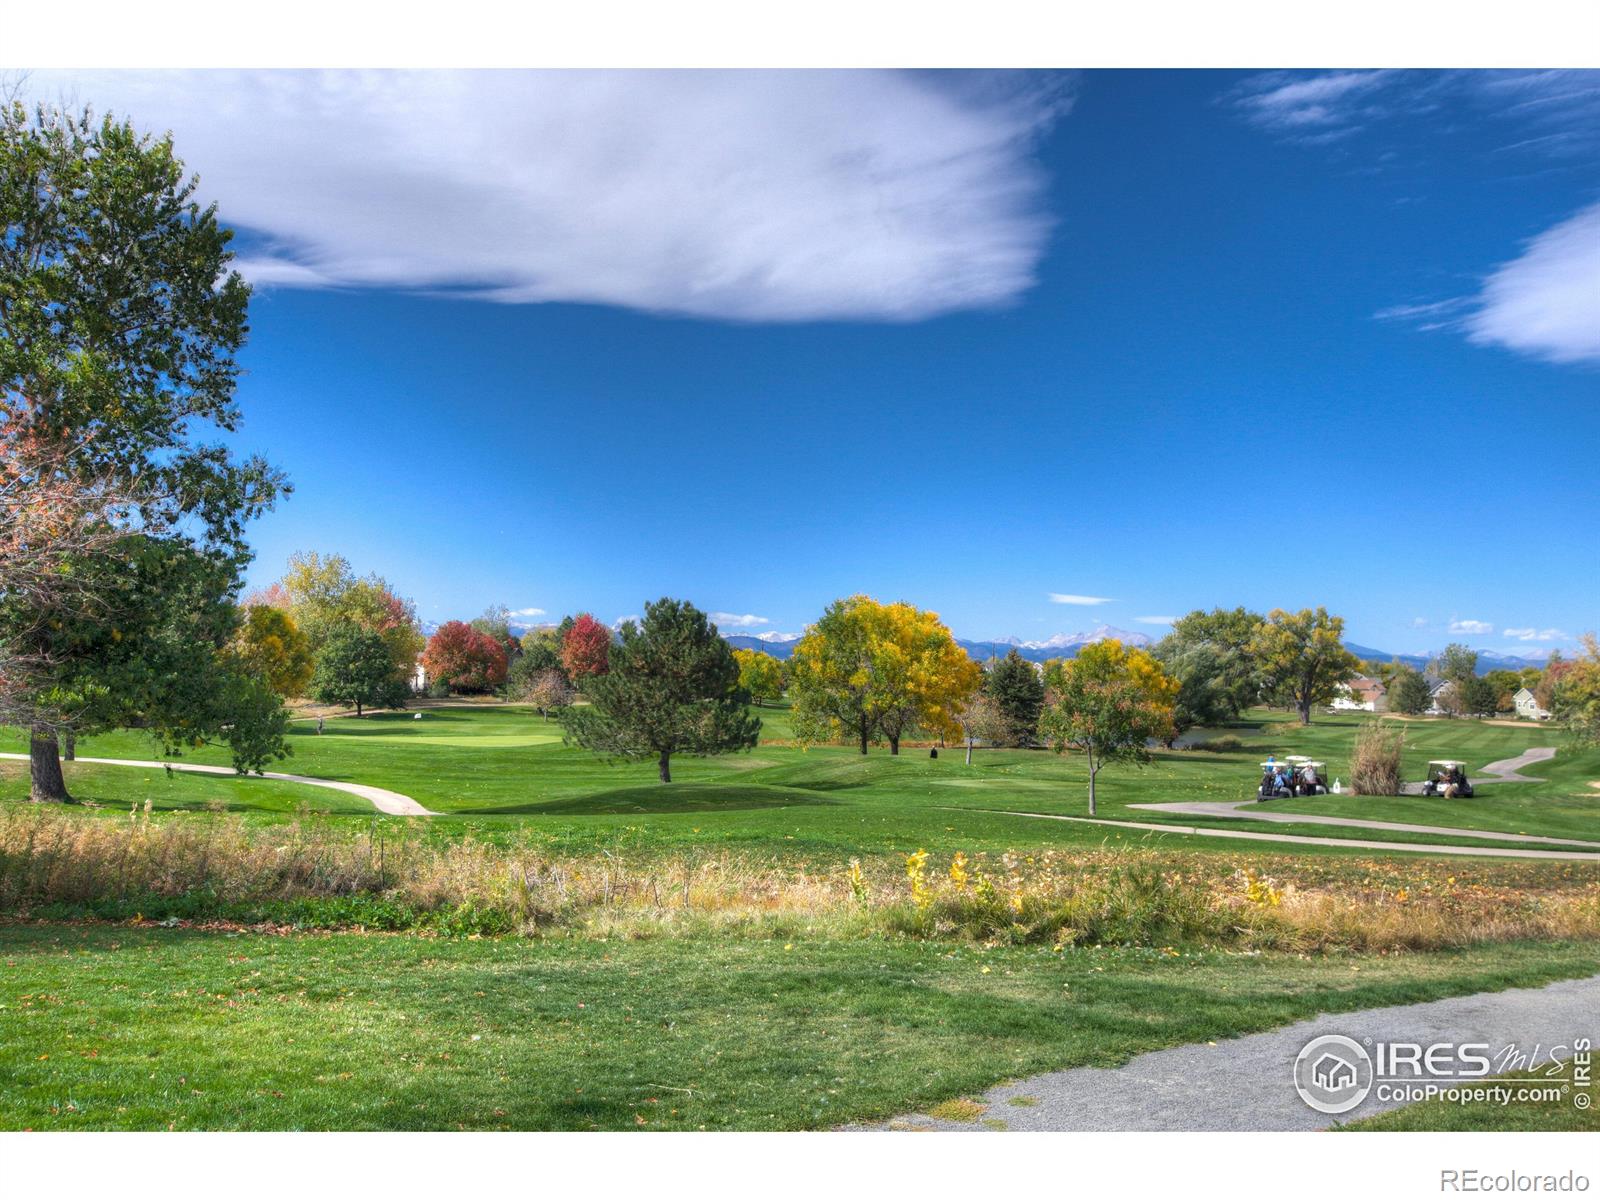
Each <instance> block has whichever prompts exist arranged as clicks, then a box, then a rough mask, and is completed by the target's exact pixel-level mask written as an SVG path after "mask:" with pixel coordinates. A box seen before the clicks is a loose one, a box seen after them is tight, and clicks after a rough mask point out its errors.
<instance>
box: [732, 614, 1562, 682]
mask: <svg viewBox="0 0 1600 1200" xmlns="http://www.w3.org/2000/svg"><path fill="white" fill-rule="evenodd" d="M801 636H802V635H800V634H798V633H759V634H749V633H724V634H723V635H722V638H723V640H724V641H725V642H727V643H728V645H730V646H733V647H734V648H735V649H739V650H761V651H764V652H766V653H767V654H770V655H772V657H774V658H788V657H789V656H790V655H791V654H793V653H794V648H795V644H796V643H797V642H799V641H800V638H801ZM1107 638H1116V639H1117V640H1119V641H1120V642H1122V643H1123V644H1124V645H1128V646H1148V645H1150V642H1151V639H1150V638H1149V636H1147V635H1146V634H1143V633H1133V632H1131V631H1130V630H1127V629H1118V628H1117V627H1116V626H1114V625H1101V626H1099V627H1098V628H1096V629H1093V630H1091V631H1090V632H1088V633H1058V634H1056V635H1055V636H1054V637H1049V638H1046V639H1044V640H1043V641H1038V642H1025V641H1023V640H1022V639H1020V638H1015V637H998V638H989V639H987V640H984V641H973V640H970V639H968V638H957V639H956V645H958V646H960V647H961V648H962V649H963V650H965V651H966V652H967V653H968V654H970V655H971V656H972V657H973V658H975V659H977V660H978V661H979V662H986V661H987V660H989V659H991V658H1004V657H1005V656H1006V655H1007V654H1008V653H1010V652H1011V651H1012V650H1015V651H1016V652H1017V653H1018V654H1020V655H1022V657H1023V658H1025V659H1027V660H1028V661H1029V662H1036V663H1042V662H1045V661H1047V660H1049V659H1052V658H1076V657H1077V656H1078V651H1080V650H1082V649H1083V648H1084V647H1085V646H1087V645H1089V644H1090V643H1091V642H1103V641H1105V640H1106V639H1107ZM1345 649H1346V650H1348V651H1350V653H1351V654H1354V655H1355V656H1356V657H1357V658H1360V659H1371V660H1374V661H1377V662H1383V663H1386V662H1390V661H1392V660H1394V659H1399V660H1400V661H1401V662H1403V663H1405V664H1406V665H1407V666H1409V667H1415V668H1416V669H1417V670H1419V671H1420V670H1423V669H1424V668H1425V667H1426V666H1427V665H1428V659H1429V657H1430V656H1429V655H1426V654H1391V653H1390V652H1389V651H1387V650H1375V649H1373V648H1372V647H1371V646H1361V645H1357V644H1356V643H1355V642H1346V643H1345ZM1543 666H1544V658H1543V657H1539V658H1531V657H1529V658H1523V657H1520V656H1518V655H1515V654H1497V653H1495V652H1494V651H1493V650H1479V651H1478V674H1480V675H1485V674H1487V673H1488V672H1490V671H1501V670H1504V671H1520V670H1522V669H1523V668H1525V667H1540V668H1542V667H1543Z"/></svg>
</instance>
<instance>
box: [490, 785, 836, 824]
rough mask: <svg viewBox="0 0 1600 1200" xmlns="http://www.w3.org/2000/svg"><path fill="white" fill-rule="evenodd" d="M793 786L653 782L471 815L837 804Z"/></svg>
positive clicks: (633, 813)
mask: <svg viewBox="0 0 1600 1200" xmlns="http://www.w3.org/2000/svg"><path fill="white" fill-rule="evenodd" d="M834 803H835V801H832V800H825V799H823V798H822V797H820V796H814V795H812V794H810V793H808V792H803V791H799V790H797V789H794V788H774V787H717V786H697V785H695V784H676V783H669V784H651V785H646V786H644V787H631V788H614V789H612V790H610V791H605V792H595V793H594V794H592V795H588V796H572V797H568V798H567V799H564V800H545V801H535V802H532V803H528V804H505V805H499V806H496V807H494V808H474V809H473V810H472V811H471V813H470V814H463V815H471V816H484V815H489V814H495V813H500V814H510V813H526V814H529V815H533V816H569V817H570V816H614V815H627V816H638V815H641V814H650V813H679V812H736V811H741V810H746V809H761V808H795V807H798V806H800V805H814V804H830V805H831V804H834Z"/></svg>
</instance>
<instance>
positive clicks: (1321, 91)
mask: <svg viewBox="0 0 1600 1200" xmlns="http://www.w3.org/2000/svg"><path fill="white" fill-rule="evenodd" d="M1391 74H1392V72H1389V71H1333V72H1329V73H1327V74H1323V75H1312V76H1293V75H1289V74H1286V73H1284V72H1281V71H1274V72H1269V73H1268V74H1265V75H1257V76H1253V77H1252V78H1250V79H1248V80H1246V81H1245V83H1244V84H1243V86H1242V87H1241V88H1240V89H1239V90H1238V91H1236V92H1235V93H1234V94H1233V100H1234V103H1235V104H1236V105H1238V107H1239V108H1240V109H1241V110H1242V111H1243V112H1244V113H1245V115H1246V116H1247V117H1248V118H1249V119H1250V120H1251V121H1252V122H1254V123H1255V124H1257V125H1261V126H1264V127H1266V128H1269V129H1274V130H1278V131H1280V132H1291V133H1294V132H1301V131H1305V130H1308V129H1317V130H1326V129H1327V128H1328V127H1330V126H1335V125H1346V124H1350V123H1353V122H1354V121H1355V120H1356V119H1357V118H1358V117H1359V116H1360V113H1361V106H1362V103H1363V102H1364V101H1365V99H1366V98H1367V97H1369V96H1370V94H1371V93H1372V92H1373V91H1374V90H1375V89H1377V88H1379V87H1381V86H1382V85H1383V84H1384V83H1385V82H1386V81H1387V80H1388V79H1389V77H1390V75H1391Z"/></svg>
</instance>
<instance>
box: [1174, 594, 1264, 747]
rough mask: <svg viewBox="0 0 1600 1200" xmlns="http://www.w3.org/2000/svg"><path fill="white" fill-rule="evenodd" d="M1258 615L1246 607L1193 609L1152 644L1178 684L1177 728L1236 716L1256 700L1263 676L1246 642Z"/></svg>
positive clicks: (1251, 637) (1216, 721)
mask: <svg viewBox="0 0 1600 1200" xmlns="http://www.w3.org/2000/svg"><path fill="white" fill-rule="evenodd" d="M1262 620H1263V618H1262V616H1261V615H1260V614H1259V613H1254V612H1251V611H1249V610H1248V609H1245V608H1232V609H1224V608H1214V609H1212V610H1211V611H1210V612H1206V611H1205V610H1203V609H1196V610H1194V611H1193V612H1191V613H1189V614H1188V615H1187V616H1183V617H1180V618H1179V619H1178V620H1177V621H1175V622H1173V625H1172V632H1171V633H1169V634H1168V635H1167V636H1166V637H1164V638H1162V639H1161V640H1160V641H1159V642H1157V643H1156V644H1155V646H1154V647H1153V648H1152V650H1151V653H1152V654H1154V655H1155V656H1156V658H1157V659H1159V660H1160V661H1161V664H1162V668H1163V669H1164V670H1165V671H1166V672H1167V674H1169V675H1171V676H1172V677H1173V678H1174V679H1176V680H1177V681H1178V684H1179V691H1178V701H1177V705H1176V706H1175V708H1174V710H1173V724H1174V727H1175V728H1176V729H1177V730H1179V731H1180V732H1181V731H1182V730H1184V729H1189V728H1191V727H1193V726H1196V725H1218V724H1221V723H1223V722H1226V721H1232V720H1236V719H1237V718H1238V716H1239V714H1240V713H1242V712H1243V711H1244V710H1245V709H1247V708H1249V707H1250V705H1252V704H1254V703H1255V702H1256V700H1257V698H1258V697H1259V696H1260V694H1261V686H1262V677H1261V668H1260V665H1259V664H1258V663H1257V661H1256V659H1255V657H1254V656H1253V655H1252V654H1251V650H1250V646H1251V642H1252V641H1253V639H1254V638H1255V633H1256V630H1257V629H1258V628H1259V627H1260V625H1261V623H1262Z"/></svg>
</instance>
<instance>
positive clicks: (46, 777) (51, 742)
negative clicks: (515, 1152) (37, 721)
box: [28, 726, 72, 804]
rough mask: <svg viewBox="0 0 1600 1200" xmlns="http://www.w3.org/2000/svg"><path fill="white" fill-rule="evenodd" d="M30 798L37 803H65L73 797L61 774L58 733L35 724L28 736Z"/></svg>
mask: <svg viewBox="0 0 1600 1200" xmlns="http://www.w3.org/2000/svg"><path fill="white" fill-rule="evenodd" d="M28 771H29V779H30V786H29V789H28V798H29V799H30V800H32V801H33V802H34V803H35V804H65V803H66V802H67V801H69V800H71V799H72V797H71V796H70V795H68V793H67V781H66V779H65V778H64V777H63V776H62V774H61V755H60V746H59V745H58V744H57V742H56V735H55V734H54V733H53V732H51V731H50V730H48V729H44V728H41V727H39V726H35V727H34V729H33V732H32V735H31V736H30V737H29V738H28Z"/></svg>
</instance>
